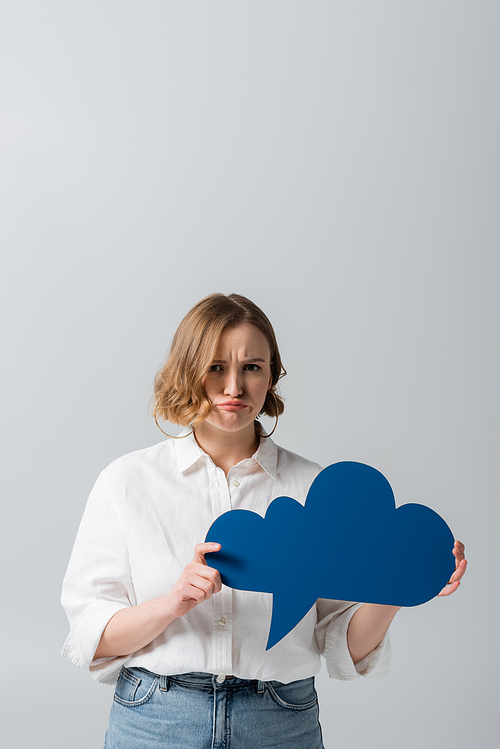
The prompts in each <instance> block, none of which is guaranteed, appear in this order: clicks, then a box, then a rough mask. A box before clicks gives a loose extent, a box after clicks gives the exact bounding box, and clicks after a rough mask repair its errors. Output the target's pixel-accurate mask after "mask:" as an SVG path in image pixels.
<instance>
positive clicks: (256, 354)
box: [200, 323, 272, 431]
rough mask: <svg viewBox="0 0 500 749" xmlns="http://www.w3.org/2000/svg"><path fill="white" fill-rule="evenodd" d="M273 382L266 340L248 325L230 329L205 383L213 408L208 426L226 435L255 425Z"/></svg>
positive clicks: (225, 335)
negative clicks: (228, 432)
mask: <svg viewBox="0 0 500 749" xmlns="http://www.w3.org/2000/svg"><path fill="white" fill-rule="evenodd" d="M271 381H272V376H271V352H270V349H269V344H268V342H267V338H266V336H265V335H264V334H263V333H261V331H260V330H259V329H258V328H256V327H254V326H253V325H249V324H247V323H242V324H240V325H237V326H236V327H230V328H226V329H225V330H223V332H222V335H221V337H220V340H219V345H218V347H217V351H216V354H215V358H214V361H213V362H212V365H211V367H210V369H209V371H208V372H207V374H206V375H205V376H204V377H203V379H202V381H201V382H202V385H203V388H204V390H205V392H206V394H207V396H208V398H209V400H210V402H211V403H212V406H213V408H212V412H211V414H210V416H209V417H208V418H207V419H206V422H207V423H208V424H210V425H211V426H213V427H217V428H218V429H222V430H224V431H239V430H240V429H245V428H246V427H249V426H250V425H253V422H254V419H256V418H257V416H258V415H259V413H260V411H261V409H262V406H263V405H264V401H265V399H266V393H267V391H268V389H269V387H270V385H271ZM203 423H205V422H203ZM200 426H201V425H200Z"/></svg>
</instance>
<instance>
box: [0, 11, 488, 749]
mask: <svg viewBox="0 0 500 749" xmlns="http://www.w3.org/2000/svg"><path fill="white" fill-rule="evenodd" d="M499 16H500V6H499V5H498V3H497V2H483V1H482V0H475V1H474V2H464V1H461V0H453V1H451V0H449V1H448V0H446V1H443V0H438V1H437V2H436V0H433V1H432V2H431V1H430V0H424V1H422V0H421V1H420V2H418V3H416V2H407V1H402V0H392V1H390V2H389V1H387V0H379V1H378V2H376V3H374V2H369V1H368V0H364V1H360V2H356V1H354V2H352V1H350V2H347V0H346V2H318V1H316V0H315V1H311V0H309V2H290V1H289V2H275V1H271V2H260V1H257V2H255V1H254V2H252V3H250V2H193V1H192V2H166V1H164V2H159V1H147V2H142V3H139V2H136V1H134V2H130V1H126V0H125V1H124V0H120V2H118V1H112V2H111V1H108V0H105V1H104V2H103V1H101V2H95V0H91V1H89V0H86V2H81V1H80V0H77V1H75V0H73V1H72V2H70V3H67V2H62V0H61V1H60V2H57V1H55V0H48V1H47V2H27V1H26V0H16V2H14V1H13V0H10V1H9V0H7V2H4V3H2V5H1V9H0V60H1V71H2V72H1V79H2V82H1V112H2V114H1V144H0V185H1V196H0V197H1V212H2V220H1V227H0V231H1V240H2V247H3V248H4V250H5V252H3V253H2V255H3V260H2V273H1V301H2V307H3V313H4V321H5V323H6V324H5V325H4V334H3V343H2V352H3V354H4V357H3V367H2V375H3V376H2V382H3V384H2V419H3V425H2V426H3V428H2V439H3V448H2V451H1V454H2V457H3V458H4V461H5V463H4V468H3V472H2V475H3V482H4V499H3V507H4V513H5V522H4V523H3V524H2V526H3V527H2V555H3V556H4V558H3V561H2V568H3V596H2V598H3V616H2V623H1V627H2V642H3V659H2V660H3V669H4V674H3V678H2V680H1V684H2V687H1V689H2V692H3V699H2V703H3V705H4V707H5V706H7V710H6V718H5V719H4V720H3V723H2V730H3V732H4V733H5V732H7V738H8V740H7V742H6V746H9V747H28V746H32V745H33V744H34V743H35V742H36V744H37V745H38V746H44V747H45V746H50V747H51V748H53V749H56V748H58V747H61V749H62V748H64V749H66V747H72V749H80V747H81V748H82V749H83V748H85V749H90V748H91V747H100V746H101V745H102V742H103V737H104V732H105V727H106V724H107V715H108V711H109V707H110V704H111V699H112V690H111V689H107V688H106V687H103V686H100V685H98V684H96V683H95V682H94V681H93V679H92V678H91V677H90V676H89V675H88V674H86V673H84V672H83V671H82V670H80V669H77V668H75V667H74V666H72V665H71V664H69V663H68V662H66V661H65V660H64V659H63V658H61V657H60V655H59V653H60V650H61V647H62V643H63V641H64V639H65V637H66V634H67V621H66V617H65V614H64V612H63V610H62V609H61V608H60V605H59V595H60V586H61V581H62V577H63V575H64V571H65V568H66V564H67V561H68V558H69V554H70V551H71V547H72V543H73V540H74V536H75V533H76V530H77V527H78V523H79V520H80V517H81V514H82V511H83V508H84V505H85V501H86V498H87V495H88V493H89V491H90V488H91V486H92V484H93V482H94V480H95V478H96V477H97V475H98V473H99V471H100V470H101V469H102V468H103V467H104V466H105V465H107V464H108V463H109V462H110V461H111V460H113V459H114V458H115V457H117V456H119V455H121V454H123V453H125V452H128V451H131V450H135V449H139V448H142V447H145V446H146V445H150V444H154V443H155V442H158V441H159V440H160V438H161V434H160V433H159V432H158V431H157V429H156V427H155V425H154V422H153V421H152V419H151V418H150V417H149V416H148V401H149V398H150V396H151V392H152V391H151V384H152V380H153V376H154V374H155V372H156V369H157V367H158V366H159V365H160V363H161V362H162V361H163V359H164V356H165V354H166V352H167V349H168V346H169V343H170V340H171V337H172V335H173V332H174V330H175V328H176V326H177V324H178V322H179V321H180V319H181V317H182V316H183V315H184V313H185V312H186V311H187V310H188V309H189V307H190V306H191V305H192V304H194V303H195V302H196V301H198V300H199V299H200V298H201V297H203V296H205V295H206V294H208V293H211V292H213V291H222V292H224V293H231V292H233V291H236V292H238V293H242V294H245V295H247V296H249V297H250V298H252V299H253V300H254V301H255V302H257V304H259V305H260V306H261V307H262V308H263V309H264V310H265V311H266V313H267V314H268V315H269V317H270V318H271V320H272V321H273V323H274V325H275V329H276V332H277V335H278V339H279V341H280V346H281V350H282V355H283V360H284V363H285V366H286V368H287V369H288V372H289V374H288V376H287V377H286V378H285V379H284V380H283V381H282V393H283V395H284V397H285V398H286V411H285V415H284V416H283V417H282V418H281V419H280V423H279V426H278V430H277V432H276V434H275V437H276V441H277V442H278V443H279V444H281V445H283V446H285V447H287V448H289V449H291V450H293V451H295V452H298V453H300V454H302V455H305V456H306V457H308V458H310V459H313V460H316V461H318V462H320V463H322V464H328V463H332V462H335V461H336V460H343V459H350V460H359V461H363V462H367V463H369V464H371V465H374V466H376V467H377V468H378V469H379V470H381V471H382V472H383V473H384V474H385V475H386V476H387V478H388V479H389V481H390V482H391V484H392V486H393V488H394V491H395V494H396V499H397V501H398V503H404V502H415V501H416V502H424V503H427V504H429V505H430V506H432V507H433V508H434V509H435V510H436V511H437V512H439V513H440V514H442V515H443V516H444V517H445V518H446V519H447V521H448V523H449V524H450V526H451V527H452V529H453V531H454V533H455V535H456V537H458V538H460V539H461V540H463V541H464V542H465V543H466V545H467V551H468V556H469V558H470V569H469V571H468V573H467V577H466V580H465V582H464V584H463V586H462V587H461V589H460V590H459V591H458V592H457V594H456V595H454V596H452V597H451V598H450V599H442V600H441V599H439V600H437V599H436V600H433V601H431V602H429V603H428V604H425V605H424V606H421V607H418V608H416V609H409V610H405V611H402V612H400V614H398V616H397V618H396V620H395V622H394V624H393V626H392V629H391V631H392V642H393V665H392V669H391V673H390V676H389V677H386V678H382V679H373V680H357V681H356V682H353V683H343V682H336V681H330V680H329V679H328V678H327V676H326V674H325V672H322V673H321V674H320V675H319V677H318V689H319V694H320V702H321V709H322V720H323V728H324V735H325V744H326V746H327V747H333V746H337V743H338V745H339V746H340V745H341V746H343V747H360V746H362V745H366V744H368V743H369V745H370V746H372V747H375V748H376V749H377V748H378V747H380V748H382V747H384V749H392V748H395V747H398V749H399V747H401V746H405V747H407V748H408V749H413V748H416V747H419V749H420V747H422V746H427V747H431V749H432V748H433V747H454V749H458V748H460V747H469V746H475V747H490V746H493V745H494V738H493V737H494V736H495V735H496V730H495V729H496V720H495V718H496V714H495V712H494V709H495V705H494V695H495V694H497V683H496V682H497V679H496V672H497V670H498V637H497V631H498V615H499V610H498V600H497V589H496V588H497V584H496V577H497V575H496V566H497V554H496V539H497V536H498V532H497V527H498V521H499V517H498V501H497V500H498V497H497V495H498V492H497V467H496V462H497V460H498V458H497V456H498V447H499V440H498V436H499V433H498V420H499V398H498V381H499V356H498V324H497V323H498V313H499V309H498V269H499V267H498V266H499V263H498V256H497V255H498V239H499V226H498V216H499V211H498V181H499V169H498V168H499V164H498V162H499V150H498V133H499V132H500V123H499V100H498V72H499V51H498V49H499V48H498V30H499V25H498V24H499V20H500V17H499ZM354 531H355V529H354ZM418 552H419V550H418V549H415V550H414V553H415V564H418ZM376 555H377V538H374V539H373V556H374V559H376Z"/></svg>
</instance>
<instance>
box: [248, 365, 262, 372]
mask: <svg viewBox="0 0 500 749" xmlns="http://www.w3.org/2000/svg"><path fill="white" fill-rule="evenodd" d="M244 368H245V369H248V370H249V371H250V372H257V371H258V370H259V369H261V367H259V365H258V364H245V367H244Z"/></svg>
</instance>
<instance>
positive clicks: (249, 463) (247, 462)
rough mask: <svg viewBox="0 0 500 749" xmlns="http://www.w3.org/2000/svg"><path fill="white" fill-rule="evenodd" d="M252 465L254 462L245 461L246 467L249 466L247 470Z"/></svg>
mask: <svg viewBox="0 0 500 749" xmlns="http://www.w3.org/2000/svg"><path fill="white" fill-rule="evenodd" d="M251 464H252V461H251V460H245V465H246V466H247V468H248V466H249V465H251Z"/></svg>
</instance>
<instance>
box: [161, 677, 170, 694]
mask: <svg viewBox="0 0 500 749" xmlns="http://www.w3.org/2000/svg"><path fill="white" fill-rule="evenodd" d="M168 686H169V682H168V676H160V689H161V691H162V692H168Z"/></svg>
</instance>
